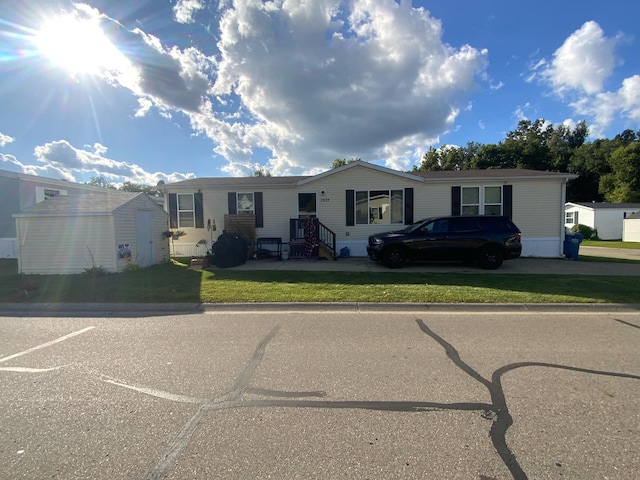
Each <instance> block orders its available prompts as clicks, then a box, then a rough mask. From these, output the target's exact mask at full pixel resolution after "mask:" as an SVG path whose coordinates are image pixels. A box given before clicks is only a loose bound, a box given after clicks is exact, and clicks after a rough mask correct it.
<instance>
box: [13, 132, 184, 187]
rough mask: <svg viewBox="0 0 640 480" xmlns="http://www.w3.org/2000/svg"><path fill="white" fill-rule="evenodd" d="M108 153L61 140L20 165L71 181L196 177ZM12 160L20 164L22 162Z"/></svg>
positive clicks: (35, 172)
mask: <svg viewBox="0 0 640 480" xmlns="http://www.w3.org/2000/svg"><path fill="white" fill-rule="evenodd" d="M87 148H89V149H87ZM106 153H107V148H106V147H105V146H104V145H101V144H99V143H96V144H95V145H93V146H92V147H85V149H80V148H75V147H74V146H72V145H71V144H70V143H69V142H67V141H66V140H59V141H55V142H51V143H47V144H45V145H41V146H38V147H36V148H35V150H34V155H35V157H36V159H37V160H38V165H22V164H20V166H22V171H23V172H24V173H30V174H32V175H41V176H49V177H51V176H53V177H60V178H64V179H66V180H69V181H72V182H75V181H76V176H77V175H78V174H83V176H86V175H87V174H90V175H92V176H98V175H104V176H105V177H106V178H107V179H109V180H111V181H113V182H122V181H125V180H128V181H131V182H133V183H139V184H144V185H156V184H157V183H158V181H160V180H163V181H165V182H167V183H168V182H176V181H180V180H186V179H188V178H195V175H194V174H193V173H187V174H182V173H176V172H174V173H171V174H166V173H160V172H147V171H145V170H144V169H143V168H142V167H140V166H139V165H136V164H131V163H127V162H119V161H116V160H113V159H111V158H108V157H106V156H105V154H106ZM3 160H5V159H3ZM5 161H7V160H5ZM12 163H14V164H16V165H17V164H18V163H19V162H17V161H16V162H12Z"/></svg>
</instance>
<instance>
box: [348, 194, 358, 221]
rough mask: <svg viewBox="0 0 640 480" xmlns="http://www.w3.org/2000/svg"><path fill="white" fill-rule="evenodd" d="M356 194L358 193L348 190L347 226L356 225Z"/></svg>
mask: <svg viewBox="0 0 640 480" xmlns="http://www.w3.org/2000/svg"><path fill="white" fill-rule="evenodd" d="M355 196H356V193H355V191H353V190H347V199H346V211H347V218H346V225H347V227H351V226H353V225H355V214H356V212H355Z"/></svg>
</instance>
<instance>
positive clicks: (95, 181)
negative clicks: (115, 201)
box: [86, 175, 116, 190]
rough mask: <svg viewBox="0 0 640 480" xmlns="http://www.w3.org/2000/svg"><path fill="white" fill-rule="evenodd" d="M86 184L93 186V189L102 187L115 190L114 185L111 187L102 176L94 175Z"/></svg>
mask: <svg viewBox="0 0 640 480" xmlns="http://www.w3.org/2000/svg"><path fill="white" fill-rule="evenodd" d="M86 184H87V185H93V186H94V187H102V188H109V189H111V190H116V187H115V185H113V184H112V183H109V181H108V180H107V177H105V176H104V175H96V176H94V177H91V179H90V180H89V181H88V182H87V183H86Z"/></svg>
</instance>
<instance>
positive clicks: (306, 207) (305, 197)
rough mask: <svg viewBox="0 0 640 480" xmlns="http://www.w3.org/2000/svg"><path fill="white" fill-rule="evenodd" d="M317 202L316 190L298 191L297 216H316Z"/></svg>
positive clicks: (301, 217)
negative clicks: (308, 191)
mask: <svg viewBox="0 0 640 480" xmlns="http://www.w3.org/2000/svg"><path fill="white" fill-rule="evenodd" d="M317 214H318V204H317V195H316V192H310V193H302V192H300V193H298V218H300V219H303V218H307V217H316V216H317Z"/></svg>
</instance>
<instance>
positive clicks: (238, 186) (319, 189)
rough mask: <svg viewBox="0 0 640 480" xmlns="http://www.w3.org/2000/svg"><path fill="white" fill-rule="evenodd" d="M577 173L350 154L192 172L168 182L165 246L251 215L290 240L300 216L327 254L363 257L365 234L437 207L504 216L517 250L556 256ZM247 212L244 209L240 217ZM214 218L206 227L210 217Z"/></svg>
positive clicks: (203, 236) (259, 233) (181, 247)
mask: <svg viewBox="0 0 640 480" xmlns="http://www.w3.org/2000/svg"><path fill="white" fill-rule="evenodd" d="M576 177H577V176H576V175H573V174H565V173H554V172H542V171H535V170H524V169H504V170H463V171H442V172H412V173H404V172H399V171H396V170H391V169H388V168H385V167H381V166H378V165H375V164H370V163H366V162H363V161H357V162H354V163H349V164H347V165H344V166H341V167H338V168H335V169H332V170H329V171H326V172H324V173H320V174H318V175H313V176H297V177H269V176H261V177H242V178H240V177H220V178H199V179H193V180H185V181H182V182H176V183H171V184H166V185H164V186H162V187H161V188H162V190H163V191H164V192H165V201H166V206H165V208H166V209H167V211H168V212H169V215H170V226H171V228H172V229H173V230H180V231H182V232H184V233H185V235H184V236H182V237H181V238H180V239H178V240H175V241H174V242H172V248H173V255H176V256H189V255H195V254H196V253H197V244H198V243H200V244H201V243H202V240H206V241H207V243H208V244H209V245H210V244H211V242H213V241H215V240H216V239H217V236H218V235H219V234H220V233H222V231H223V230H224V229H225V228H226V229H229V228H230V226H232V225H233V224H234V222H237V221H238V220H239V219H242V218H251V219H252V220H250V221H251V223H252V227H254V228H255V237H257V238H260V237H269V238H279V239H281V241H282V242H283V243H291V246H292V248H293V244H294V243H295V242H297V241H299V239H300V237H301V236H303V235H301V228H300V223H301V220H302V219H304V218H306V217H314V218H317V220H318V222H319V223H318V236H319V239H318V240H319V243H320V244H321V245H323V246H324V247H325V248H326V249H327V250H329V251H330V252H331V253H332V255H333V256H339V254H340V252H341V250H342V249H343V248H345V247H348V249H349V251H350V255H351V256H366V245H367V241H368V237H369V235H372V234H375V233H379V232H381V231H388V230H397V229H401V228H404V226H405V225H409V224H411V223H414V222H417V221H418V220H420V219H423V218H427V217H431V216H437V215H452V214H453V215H464V214H495V215H507V216H509V217H511V218H512V219H513V221H514V222H515V223H516V224H517V225H518V226H519V227H520V229H521V230H522V239H523V256H534V257H552V258H553V257H563V256H564V254H563V241H564V224H563V220H564V204H565V201H566V184H567V181H568V180H571V179H574V178H576ZM247 215H249V216H251V217H245V216H247ZM214 225H215V226H217V230H215V231H214V228H213V226H214Z"/></svg>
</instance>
